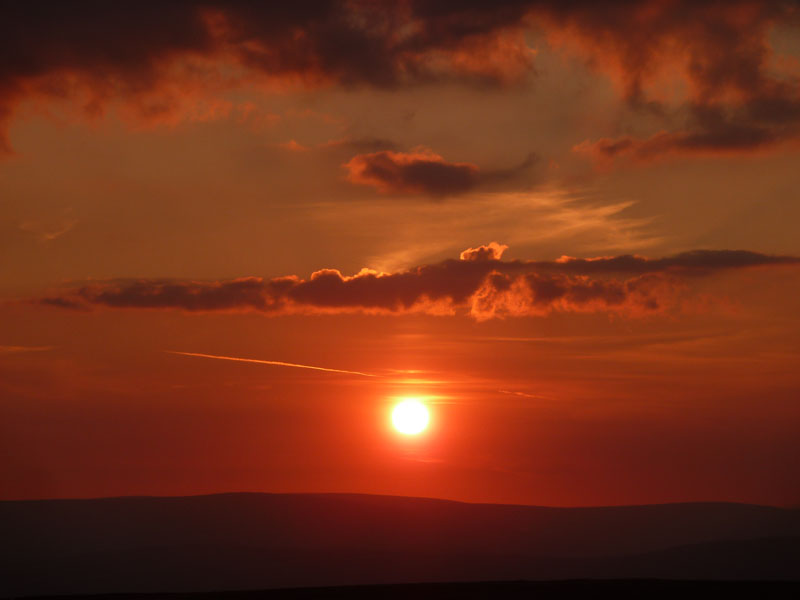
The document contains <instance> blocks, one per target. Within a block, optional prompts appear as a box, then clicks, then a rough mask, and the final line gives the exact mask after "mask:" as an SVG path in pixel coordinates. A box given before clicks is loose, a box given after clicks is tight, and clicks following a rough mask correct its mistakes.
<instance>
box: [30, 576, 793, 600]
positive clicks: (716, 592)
mask: <svg viewBox="0 0 800 600" xmlns="http://www.w3.org/2000/svg"><path fill="white" fill-rule="evenodd" d="M737 594H740V596H739V597H746V598H787V599H789V598H791V599H794V598H798V597H800V581H795V582H791V581H738V582H733V581H679V580H660V579H631V580H574V581H487V582H470V583H408V584H402V585H360V586H340V587H317V588H293V589H280V590H252V591H225V592H204V593H195V594H106V595H94V596H50V597H47V598H45V597H40V598H39V599H38V600H48V598H49V599H54V600H55V599H58V600H79V599H86V600H311V599H314V600H316V599H319V600H338V599H340V598H341V599H345V598H347V599H354V600H360V599H367V598H369V599H386V600H406V599H408V600H434V599H436V600H457V599H458V600H461V599H466V600H469V599H471V598H491V599H495V598H496V599H499V600H506V599H509V600H512V599H513V600H515V599H517V598H519V599H522V598H531V599H533V598H536V599H537V600H549V599H550V598H553V599H556V598H558V599H570V598H604V597H606V598H613V599H618V600H624V599H628V598H630V599H633V598H636V599H637V600H638V599H642V598H647V599H651V598H684V599H685V598H728V597H736V595H737Z"/></svg>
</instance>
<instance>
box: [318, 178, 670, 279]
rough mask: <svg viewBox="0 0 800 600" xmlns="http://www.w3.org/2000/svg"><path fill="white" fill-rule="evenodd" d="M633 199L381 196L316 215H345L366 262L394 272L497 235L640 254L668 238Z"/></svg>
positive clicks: (321, 208)
mask: <svg viewBox="0 0 800 600" xmlns="http://www.w3.org/2000/svg"><path fill="white" fill-rule="evenodd" d="M634 204H635V201H634V200H631V199H623V200H620V199H617V200H614V201H608V200H604V199H602V198H600V197H595V195H594V194H593V193H585V194H582V193H567V192H565V191H562V190H557V189H549V190H548V189H541V190H536V191H530V192H503V193H500V192H498V193H485V194H473V195H469V196H467V197H462V198H460V199H459V201H458V202H451V203H445V204H435V205H432V204H428V203H419V202H418V203H414V202H401V203H398V202H397V201H391V202H389V201H380V200H378V201H375V202H374V203H370V204H357V203H353V204H351V205H349V206H343V205H342V204H341V203H336V204H333V203H331V204H319V205H315V206H314V210H313V213H310V214H309V216H310V217H311V218H313V219H316V220H318V221H320V223H321V224H322V225H325V226H327V225H329V224H330V223H337V222H339V219H341V218H343V217H345V218H347V219H348V220H351V221H352V222H357V223H360V224H361V227H360V230H359V232H356V235H361V236H363V237H364V238H365V241H368V242H369V246H370V247H371V248H374V249H376V250H374V251H373V253H372V255H371V256H369V257H368V258H367V261H366V265H367V266H368V267H370V268H372V269H376V270H378V271H384V272H388V271H395V270H397V269H403V268H408V267H410V266H413V265H417V264H420V262H428V261H430V260H436V259H438V258H439V257H440V256H442V255H443V254H452V253H453V252H455V251H456V250H458V251H460V250H462V249H464V248H467V247H469V246H473V245H474V244H475V241H476V240H491V239H498V240H502V241H503V242H504V243H506V244H509V245H510V246H511V247H512V248H513V249H514V250H515V251H523V252H525V253H526V254H530V253H533V254H536V255H539V256H548V255H555V256H558V255H559V254H561V253H562V249H563V248H564V247H569V248H570V249H571V251H572V252H576V253H588V254H595V253H601V254H607V253H611V252H619V251H623V252H637V251H641V250H643V249H645V248H650V247H653V246H657V245H658V244H661V243H663V241H664V239H663V237H661V236H660V235H659V234H658V233H657V232H656V231H655V229H656V228H655V227H654V225H655V224H654V222H653V219H652V218H649V217H635V216H631V215H630V214H628V209H630V208H631V207H632V206H633V205H634Z"/></svg>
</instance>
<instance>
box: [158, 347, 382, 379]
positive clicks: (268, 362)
mask: <svg viewBox="0 0 800 600" xmlns="http://www.w3.org/2000/svg"><path fill="white" fill-rule="evenodd" d="M164 352H167V353H169V354H180V355H181V356H199V357H200V358H216V359H217V360H233V361H236V362H246V363H256V364H259V365H274V366H277V367H294V368H295V369H311V370H313V371H326V372H328V373H345V374H347V375H360V376H361V377H378V375H373V374H371V373H362V372H361V371H345V370H343V369H329V368H327V367H314V366H311V365H298V364H296V363H290V362H283V361H280V360H261V359H258V358H239V357H237V356H218V355H216V354H201V353H199V352H178V351H176V350H164Z"/></svg>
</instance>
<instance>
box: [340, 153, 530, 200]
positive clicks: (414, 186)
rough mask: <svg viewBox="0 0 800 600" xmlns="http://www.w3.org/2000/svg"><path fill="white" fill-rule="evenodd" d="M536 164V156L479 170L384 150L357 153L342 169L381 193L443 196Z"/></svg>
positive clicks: (435, 157) (430, 155) (422, 155)
mask: <svg viewBox="0 0 800 600" xmlns="http://www.w3.org/2000/svg"><path fill="white" fill-rule="evenodd" d="M535 162H536V157H535V155H533V154H531V155H530V156H528V157H527V158H526V159H525V160H524V161H523V162H522V163H521V164H520V165H518V166H516V167H513V168H510V169H502V170H495V171H481V170H480V169H479V168H478V166H477V165H474V164H472V163H463V162H448V161H446V160H445V159H444V158H442V157H441V156H439V155H438V154H436V153H435V152H433V151H432V150H429V149H427V148H417V149H415V150H413V151H411V152H393V151H391V150H383V151H380V152H373V153H370V154H358V155H356V156H354V157H353V158H351V159H350V161H348V162H347V163H345V164H344V165H343V167H344V168H345V169H346V170H347V180H348V181H350V182H351V183H354V184H358V185H368V186H372V187H374V188H375V189H377V190H378V191H380V192H382V193H384V194H425V195H429V196H435V197H444V196H454V195H457V194H464V193H466V192H469V191H471V190H473V189H475V188H477V187H478V186H481V185H485V184H489V183H497V182H502V181H504V180H509V179H512V178H513V177H514V176H516V175H517V174H518V173H520V172H522V171H525V170H527V169H529V168H530V167H531V166H533V165H534V164H535Z"/></svg>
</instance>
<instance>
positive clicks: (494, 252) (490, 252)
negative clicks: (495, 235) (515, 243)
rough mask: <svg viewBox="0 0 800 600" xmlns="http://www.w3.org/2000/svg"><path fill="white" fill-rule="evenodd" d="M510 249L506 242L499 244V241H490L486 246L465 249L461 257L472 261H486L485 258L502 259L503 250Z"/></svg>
mask: <svg viewBox="0 0 800 600" xmlns="http://www.w3.org/2000/svg"><path fill="white" fill-rule="evenodd" d="M506 250H508V246H506V245H505V244H498V243H497V242H489V243H488V244H486V245H484V246H478V247H477V248H467V249H466V250H464V251H463V252H462V253H461V255H460V256H459V258H460V259H461V260H471V261H484V260H500V259H501V258H502V256H503V252H505V251H506Z"/></svg>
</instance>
